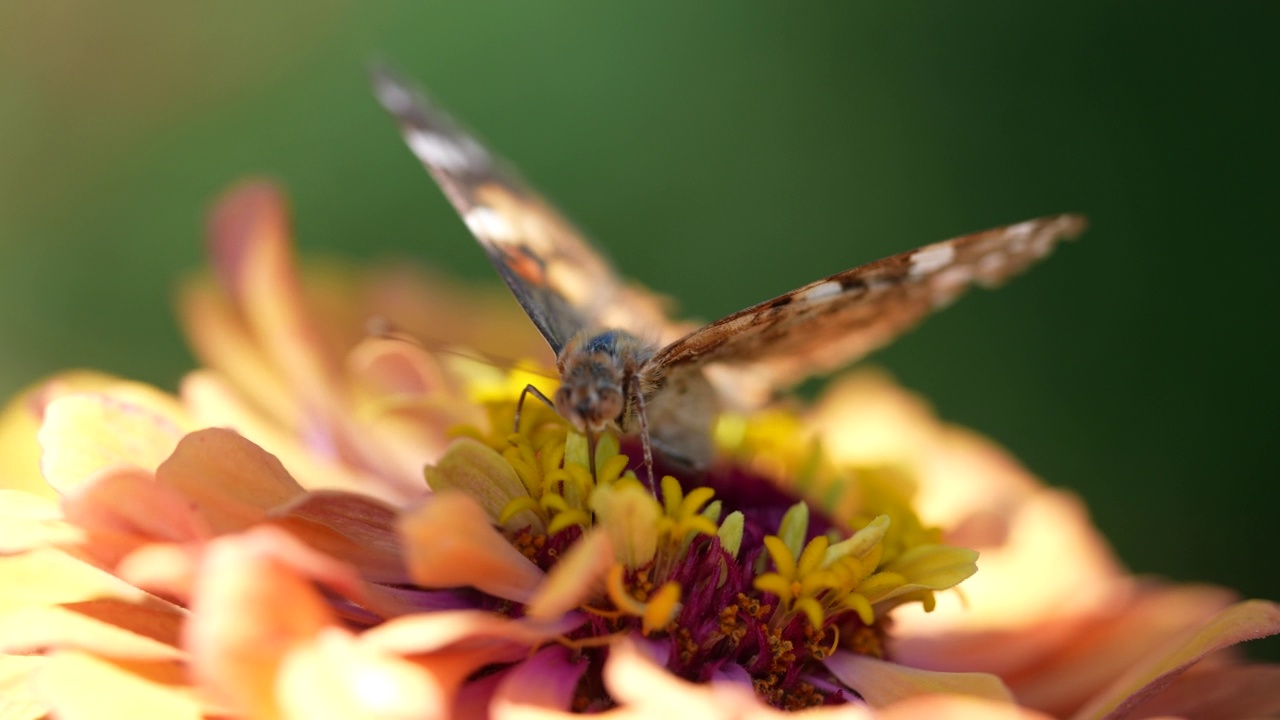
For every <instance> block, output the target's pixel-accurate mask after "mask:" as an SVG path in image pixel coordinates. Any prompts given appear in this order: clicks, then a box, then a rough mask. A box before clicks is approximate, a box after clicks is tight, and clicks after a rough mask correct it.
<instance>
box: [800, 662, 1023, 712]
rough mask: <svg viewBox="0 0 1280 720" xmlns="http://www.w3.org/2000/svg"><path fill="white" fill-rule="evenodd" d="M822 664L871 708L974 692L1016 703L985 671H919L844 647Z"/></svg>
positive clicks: (979, 695)
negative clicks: (910, 700) (929, 696)
mask: <svg viewBox="0 0 1280 720" xmlns="http://www.w3.org/2000/svg"><path fill="white" fill-rule="evenodd" d="M823 664H825V665H826V666H827V669H828V670H830V671H831V674H833V675H835V676H836V678H837V679H838V680H839V681H840V682H841V683H843V684H844V685H845V686H846V687H849V688H852V689H853V690H854V691H855V692H857V693H858V694H859V695H861V696H862V698H863V699H864V700H866V701H867V704H869V705H871V706H872V707H884V706H886V705H890V704H892V703H895V702H898V701H900V700H905V699H907V698H912V697H917V696H920V695H929V694H933V693H948V694H952V695H971V696H973V697H979V698H985V699H988V700H1000V701H1004V702H1007V703H1010V704H1012V703H1013V696H1012V695H1010V693H1009V690H1008V689H1007V688H1006V687H1005V686H1004V683H1002V682H1001V681H1000V678H998V677H996V676H995V675H988V674H986V673H947V672H933V671H930V670H919V669H917V668H909V667H907V666H905V665H898V664H896V663H891V662H887V661H884V660H877V659H875V658H872V657H867V656H866V655H856V654H854V653H851V652H847V651H843V650H841V651H837V652H836V653H835V654H833V655H831V656H830V657H828V658H827V659H826V660H824V661H823Z"/></svg>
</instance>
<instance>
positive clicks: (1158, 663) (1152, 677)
mask: <svg viewBox="0 0 1280 720" xmlns="http://www.w3.org/2000/svg"><path fill="white" fill-rule="evenodd" d="M1278 632H1280V605H1276V604H1275V603H1269V602H1264V601H1262V600H1247V601H1245V602H1242V603H1237V604H1236V605H1233V606H1231V607H1229V608H1227V609H1226V610H1224V611H1222V612H1221V613H1219V614H1218V615H1217V616H1216V617H1214V618H1213V619H1212V620H1211V621H1210V622H1208V623H1207V624H1205V625H1204V626H1202V627H1201V628H1199V629H1197V630H1196V631H1194V634H1191V635H1185V634H1184V635H1183V636H1182V637H1178V638H1175V639H1174V640H1173V641H1171V642H1170V643H1168V644H1167V645H1166V646H1165V647H1164V648H1163V649H1162V650H1161V651H1159V652H1157V653H1154V654H1153V655H1152V656H1151V658H1150V659H1149V660H1148V661H1147V662H1145V663H1142V664H1139V665H1137V666H1135V667H1133V668H1132V669H1131V670H1130V671H1129V672H1127V673H1125V674H1124V675H1122V676H1121V677H1119V678H1117V679H1116V681H1115V682H1114V683H1113V684H1112V685H1111V686H1110V687H1109V688H1108V689H1107V690H1106V691H1105V692H1104V693H1102V694H1101V695H1100V696H1098V697H1097V698H1095V699H1094V700H1093V701H1092V702H1090V703H1089V704H1088V705H1086V706H1085V707H1084V708H1082V709H1081V710H1080V711H1079V712H1077V713H1076V714H1075V716H1074V717H1075V718H1079V719H1082V720H1083V719H1084V718H1102V717H1105V718H1123V717H1131V714H1130V712H1131V711H1132V710H1133V709H1134V708H1135V707H1136V706H1137V705H1138V704H1140V703H1141V702H1143V701H1145V700H1146V699H1148V698H1150V697H1153V696H1155V695H1156V694H1157V693H1159V692H1160V691H1161V690H1162V689H1164V688H1165V687H1167V686H1168V685H1169V684H1170V683H1171V682H1173V680H1174V679H1175V678H1177V676H1178V675H1180V674H1182V673H1183V672H1185V671H1186V670H1187V668H1189V667H1191V666H1192V665H1193V664H1195V663H1196V662H1197V661H1198V660H1200V659H1201V658H1203V657H1204V656H1206V655H1208V654H1210V653H1212V652H1215V651H1218V650H1222V649H1223V648H1227V647H1230V646H1232V645H1235V644H1236V643H1240V642H1244V641H1246V640H1255V639H1257V638H1261V637H1267V636H1268V635H1274V634H1276V633H1278Z"/></svg>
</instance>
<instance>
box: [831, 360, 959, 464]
mask: <svg viewBox="0 0 1280 720" xmlns="http://www.w3.org/2000/svg"><path fill="white" fill-rule="evenodd" d="M810 424H811V425H812V426H813V427H815V428H818V429H819V432H820V433H822V436H823V443H822V444H823V448H824V449H825V450H826V451H827V452H828V453H830V456H831V458H832V460H834V461H836V462H838V463H847V464H853V465H873V466H874V465H896V464H898V463H900V462H902V461H903V460H905V459H908V458H915V457H918V456H919V455H920V454H921V451H922V450H924V449H927V448H929V447H931V446H932V444H933V442H934V439H935V435H936V432H937V429H938V427H939V425H938V421H937V420H936V419H935V417H934V415H933V411H932V410H931V409H930V408H929V406H928V405H927V404H926V403H925V402H924V401H922V400H921V399H920V398H919V397H917V396H915V395H913V394H911V393H908V392H907V391H905V390H903V389H902V388H901V387H900V386H898V385H897V384H896V383H894V382H893V381H892V380H891V379H889V376H888V375H887V374H885V373H883V372H879V371H874V370H864V371H861V372H855V373H851V374H849V375H847V376H845V377H843V378H840V379H839V380H837V381H836V382H835V383H834V384H833V385H832V386H831V387H830V388H829V389H828V390H827V392H826V393H824V394H823V397H822V400H821V402H820V403H819V404H818V406H817V407H816V408H814V411H813V414H812V420H811V423H810Z"/></svg>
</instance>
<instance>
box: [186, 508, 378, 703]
mask: <svg viewBox="0 0 1280 720" xmlns="http://www.w3.org/2000/svg"><path fill="white" fill-rule="evenodd" d="M315 583H319V584H321V585H323V586H326V587H328V588H331V589H332V590H334V591H335V592H336V593H337V594H338V595H342V596H346V597H351V598H354V599H357V600H358V599H359V597H360V595H361V592H360V584H359V579H358V578H357V577H356V576H355V573H354V571H353V570H351V568H349V567H347V566H345V565H342V564H341V563H338V562H335V561H334V560H332V559H331V558H328V557H326V556H324V555H321V554H319V553H317V552H316V551H314V550H312V549H310V548H308V547H307V546H306V545H303V544H302V543H301V542H299V541H298V540H296V539H294V538H293V537H291V536H289V535H288V534H287V533H285V532H283V531H281V530H278V529H276V528H270V527H259V528H254V529H253V530H250V531H248V532H245V533H243V534H239V535H230V536H225V537H220V538H217V539H215V540H213V541H212V542H210V543H209V544H208V545H207V546H206V551H205V554H204V559H203V564H202V566H201V568H200V571H199V574H198V575H197V579H196V584H195V592H194V597H193V599H192V602H191V608H192V613H193V618H192V620H191V621H190V622H188V623H187V625H186V626H185V628H184V637H183V645H184V647H185V648H186V649H187V650H188V652H190V653H191V657H192V664H191V668H192V672H193V675H194V676H195V677H196V678H197V679H198V680H199V681H200V683H201V685H202V686H203V687H206V688H208V689H209V690H210V692H211V693H212V694H213V697H214V698H216V699H217V700H219V701H220V702H224V703H226V704H227V705H228V706H230V707H233V708H237V709H238V710H240V711H242V712H245V713H246V714H249V715H251V716H254V717H274V716H276V712H277V708H276V697H275V691H274V685H275V678H276V673H277V671H278V669H279V665H280V662H281V660H282V659H283V658H284V657H285V655H286V654H288V653H289V652H291V651H292V650H294V649H295V648H296V647H298V646H299V645H301V644H304V643H307V642H310V641H311V639H312V638H313V637H314V636H315V634H316V633H318V632H319V631H320V630H321V629H322V628H324V627H327V626H329V625H332V624H333V623H334V622H335V619H336V618H335V616H334V614H333V611H332V610H331V609H330V607H329V604H328V603H327V602H326V601H325V599H324V598H322V597H321V596H320V595H319V593H317V592H316V590H315V589H314V586H313V584H315Z"/></svg>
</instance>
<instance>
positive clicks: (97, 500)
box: [62, 466, 211, 567]
mask: <svg viewBox="0 0 1280 720" xmlns="http://www.w3.org/2000/svg"><path fill="white" fill-rule="evenodd" d="M62 507H63V512H64V514H65V515H66V519H67V521H68V522H71V523H74V524H75V525H76V526H78V527H80V528H82V529H83V530H84V532H85V533H87V534H88V535H89V541H88V543H87V544H86V545H85V547H84V551H85V553H86V554H88V555H90V556H91V557H93V558H94V560H95V561H97V562H99V563H100V564H102V565H104V566H106V567H112V566H114V565H115V564H116V563H117V562H119V560H120V559H121V558H122V557H124V556H125V555H127V554H128V553H129V552H132V551H133V550H135V549H137V548H138V547H139V546H141V545H145V544H148V543H150V542H154V541H169V542H188V541H195V540H201V539H203V538H206V537H209V536H210V534H211V532H210V530H209V527H208V525H207V524H206V523H205V522H204V521H203V519H202V518H201V517H199V516H198V515H196V514H195V512H194V510H193V508H192V507H191V503H190V501H189V499H188V498H186V497H184V496H183V495H182V494H181V493H179V492H178V491H177V490H175V489H174V488H172V487H168V486H166V485H161V484H158V483H157V482H156V480H155V476H154V475H153V474H152V473H151V471H150V470H143V469H141V468H137V467H131V466H120V467H113V468H107V469H105V470H101V471H98V472H96V473H94V474H93V475H91V476H90V477H89V478H88V479H86V480H85V481H84V482H83V483H81V484H80V485H79V486H78V487H76V488H74V489H73V490H71V491H69V492H68V493H67V495H66V496H65V497H64V498H63V501H62Z"/></svg>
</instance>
